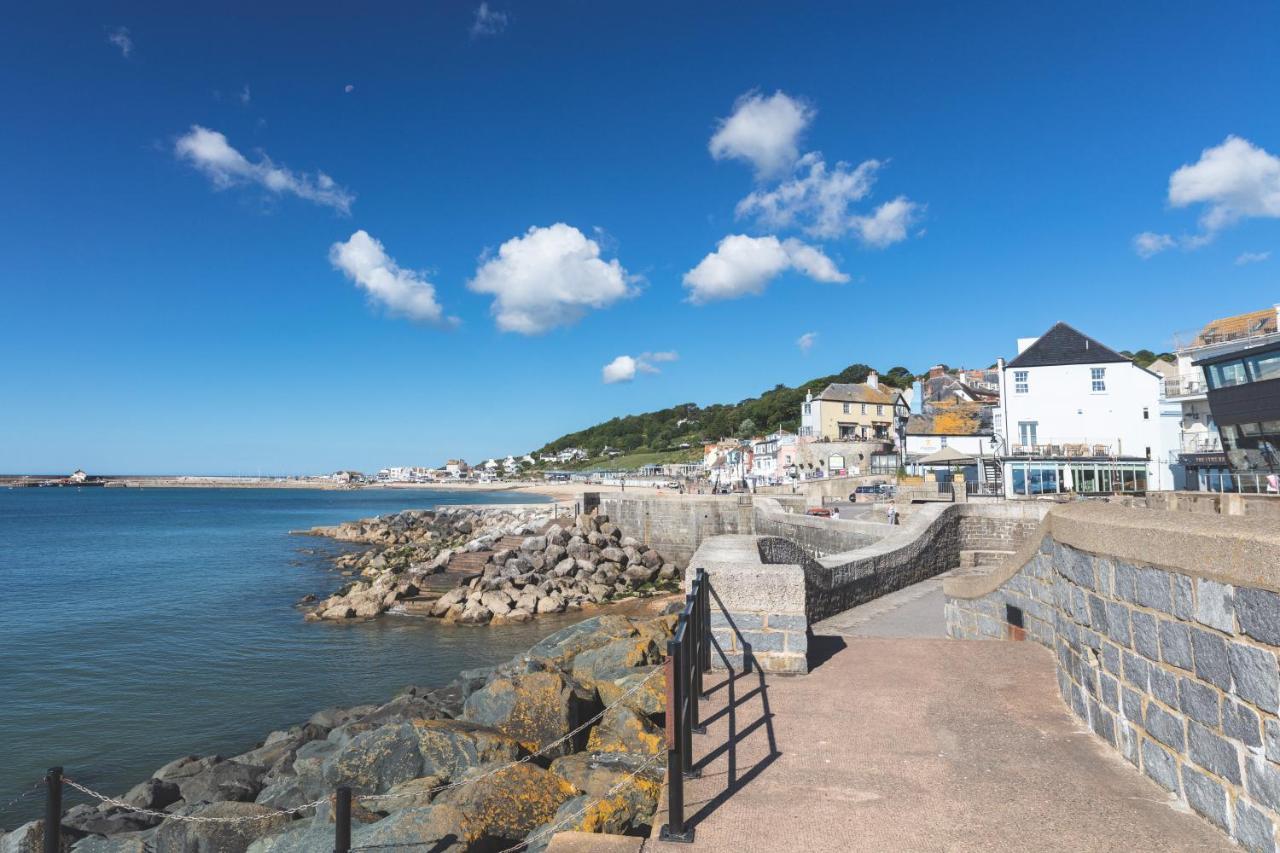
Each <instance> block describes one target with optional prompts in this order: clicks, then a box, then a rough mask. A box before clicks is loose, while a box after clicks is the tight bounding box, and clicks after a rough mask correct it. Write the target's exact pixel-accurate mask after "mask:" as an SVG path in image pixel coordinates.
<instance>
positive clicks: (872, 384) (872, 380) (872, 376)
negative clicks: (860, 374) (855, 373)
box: [867, 370, 880, 388]
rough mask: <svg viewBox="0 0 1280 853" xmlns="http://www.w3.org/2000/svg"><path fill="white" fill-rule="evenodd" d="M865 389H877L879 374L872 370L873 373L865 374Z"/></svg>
mask: <svg viewBox="0 0 1280 853" xmlns="http://www.w3.org/2000/svg"><path fill="white" fill-rule="evenodd" d="M867 387H868V388H879V387H880V374H879V373H876V372H875V371H874V370H873V371H871V372H870V373H868V374H867Z"/></svg>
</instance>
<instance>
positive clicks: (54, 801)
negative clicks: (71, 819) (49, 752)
mask: <svg viewBox="0 0 1280 853" xmlns="http://www.w3.org/2000/svg"><path fill="white" fill-rule="evenodd" d="M44 786H45V796H44V853H62V768H61V767H50V768H49V772H47V773H46V774H45V776H44Z"/></svg>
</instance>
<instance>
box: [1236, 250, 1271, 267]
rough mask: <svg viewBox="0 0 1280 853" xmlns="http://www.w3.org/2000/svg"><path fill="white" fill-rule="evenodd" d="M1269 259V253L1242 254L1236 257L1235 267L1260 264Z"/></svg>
mask: <svg viewBox="0 0 1280 853" xmlns="http://www.w3.org/2000/svg"><path fill="white" fill-rule="evenodd" d="M1270 257H1271V253H1270V252H1242V253H1241V254H1240V255H1239V256H1237V257H1236V266H1238V267H1242V266H1244V265H1245V264H1260V263H1262V262H1263V261H1265V260H1267V259H1268V258H1270Z"/></svg>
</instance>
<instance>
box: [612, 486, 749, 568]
mask: <svg viewBox="0 0 1280 853" xmlns="http://www.w3.org/2000/svg"><path fill="white" fill-rule="evenodd" d="M599 500H600V509H601V511H602V512H604V513H605V514H606V515H608V516H609V518H610V520H611V521H613V523H614V524H617V525H618V526H619V527H621V528H622V529H623V530H625V531H627V535H628V536H634V537H635V538H636V539H639V540H640V541H641V542H643V543H644V544H645V545H648V546H649V547H651V548H655V549H657V550H658V551H660V552H661V553H662V554H663V555H665V556H667V557H670V558H672V559H674V560H677V561H678V562H679V563H680V564H681V565H685V564H687V562H688V560H689V558H690V557H692V556H693V552H694V551H695V550H696V549H697V547H698V545H699V544H701V543H702V542H703V540H705V539H707V538H708V537H711V536H720V535H723V534H731V533H751V532H752V531H753V526H754V520H753V512H752V499H751V496H750V495H696V496H695V495H675V496H671V497H657V496H653V495H629V494H627V493H626V492H604V493H601V494H600V498H599Z"/></svg>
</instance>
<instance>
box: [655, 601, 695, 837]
mask: <svg viewBox="0 0 1280 853" xmlns="http://www.w3.org/2000/svg"><path fill="white" fill-rule="evenodd" d="M681 619H682V620H683V617H681ZM678 630H679V627H678V626H677V631H678ZM680 642H681V641H680V640H675V639H671V640H668V641H667V664H666V667H667V823H666V824H665V825H664V826H663V827H662V829H661V830H660V831H659V834H658V837H659V838H661V839H662V840H663V841H680V842H684V843H688V842H691V841H693V829H692V828H689V827H686V826H685V825H684V762H685V759H684V757H683V756H682V755H681V748H682V746H683V743H684V738H682V737H681V735H680V729H681V728H682V725H681V724H682V722H683V720H682V719H681V718H682V714H681V711H680V702H681V696H680V694H681V689H680V684H681V679H680Z"/></svg>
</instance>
